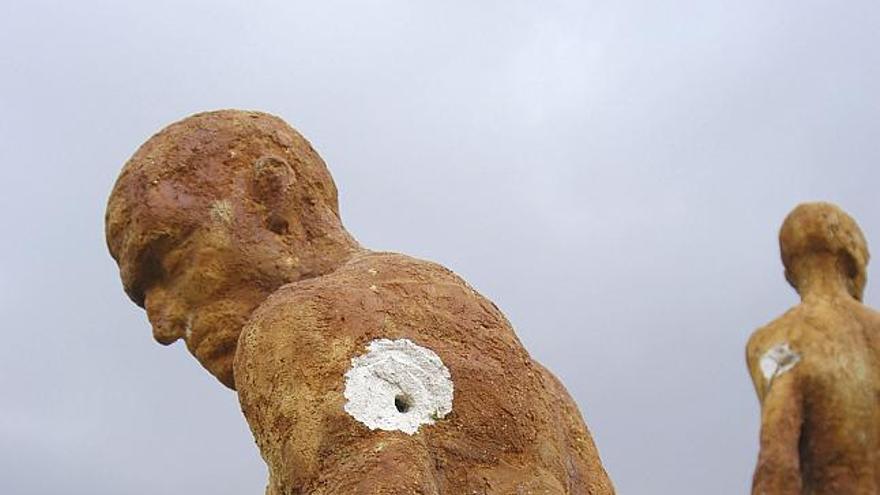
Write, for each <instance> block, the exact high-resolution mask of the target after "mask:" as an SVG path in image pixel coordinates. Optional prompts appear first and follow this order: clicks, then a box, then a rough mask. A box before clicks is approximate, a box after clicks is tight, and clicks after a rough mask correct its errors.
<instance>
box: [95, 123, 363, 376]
mask: <svg viewBox="0 0 880 495" xmlns="http://www.w3.org/2000/svg"><path fill="white" fill-rule="evenodd" d="M105 221H106V225H105V226H106V236H107V245H108V247H109V249H110V254H111V255H112V256H113V258H114V259H115V260H116V261H117V263H118V264H119V271H120V276H121V278H122V282H123V286H124V288H125V291H126V293H128V295H129V297H130V298H131V299H132V300H133V301H134V302H135V303H136V304H138V305H140V306H142V307H144V308H145V309H146V310H147V314H148V316H149V318H150V323H151V324H152V326H153V335H154V337H155V338H156V340H157V341H159V342H160V343H163V344H170V343H172V342H174V341H175V340H177V339H180V338H183V339H185V341H186V343H187V347H188V348H189V349H190V351H191V352H192V353H193V354H194V355H195V356H196V357H197V358H198V359H199V361H200V362H201V363H202V364H203V365H204V366H205V367H206V368H208V369H209V371H211V372H212V373H213V374H215V375H216V376H217V377H218V378H219V379H220V380H221V381H222V382H223V383H225V384H226V385H228V386H230V387H233V386H234V380H233V373H232V361H231V356H232V354H233V353H234V350H235V346H236V345H237V338H238V334H239V332H240V330H241V326H242V325H243V324H244V322H245V321H246V319H247V318H248V317H249V315H250V313H251V312H252V311H253V309H254V308H255V307H256V306H257V305H259V304H260V303H261V302H262V301H263V300H265V298H266V297H268V295H269V294H271V293H272V292H273V291H274V290H275V289H276V288H278V287H279V286H281V285H283V284H285V283H288V282H293V281H296V280H301V279H303V278H308V277H312V276H317V275H320V274H322V273H326V272H327V271H330V270H332V269H333V268H334V267H336V266H338V264H339V263H340V260H341V259H343V258H345V257H346V255H348V254H350V253H351V252H352V251H353V250H354V249H356V248H357V245H356V243H355V242H354V240H353V239H352V238H351V236H350V235H349V234H348V233H347V232H346V231H345V229H344V228H343V227H342V223H341V221H340V219H339V208H338V203H337V193H336V186H335V185H334V183H333V179H332V177H331V176H330V173H329V171H328V170H327V167H326V165H325V164H324V162H323V160H321V157H320V156H318V154H317V153H316V152H315V150H314V149H313V148H312V146H311V145H310V144H309V142H308V141H306V139H305V138H303V136H301V135H300V134H299V133H298V132H296V131H295V130H294V129H293V128H291V127H290V126H289V125H287V124H286V123H285V122H284V121H283V120H281V119H279V118H278V117H274V116H272V115H269V114H265V113H260V112H247V111H239V110H220V111H215V112H206V113H200V114H196V115H193V116H191V117H188V118H186V119H183V120H181V121H179V122H176V123H174V124H171V125H169V126H168V127H166V128H164V129H162V130H161V131H159V132H158V133H157V134H155V135H154V136H152V137H151V138H150V139H149V140H147V142H145V143H144V144H143V145H142V146H141V147H140V148H139V149H138V150H137V152H135V154H134V155H133V156H132V157H131V159H130V160H129V161H128V162H127V163H126V164H125V166H124V168H123V170H122V172H121V174H120V176H119V179H118V180H117V182H116V185H115V187H114V188H113V192H112V193H111V195H110V199H109V202H108V205H107V212H106V217H105Z"/></svg>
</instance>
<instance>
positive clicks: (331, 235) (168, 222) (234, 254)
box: [106, 110, 614, 495]
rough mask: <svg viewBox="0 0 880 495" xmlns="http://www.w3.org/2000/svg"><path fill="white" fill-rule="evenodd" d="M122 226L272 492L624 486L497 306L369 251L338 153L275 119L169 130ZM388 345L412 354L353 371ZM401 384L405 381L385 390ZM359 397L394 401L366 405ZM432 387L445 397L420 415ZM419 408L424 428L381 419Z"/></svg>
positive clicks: (445, 278) (132, 264)
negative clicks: (324, 151) (332, 156)
mask: <svg viewBox="0 0 880 495" xmlns="http://www.w3.org/2000/svg"><path fill="white" fill-rule="evenodd" d="M106 225H107V241H108V246H109V248H110V251H111V254H112V255H113V257H114V258H115V259H116V260H117V262H118V263H119V267H120V274H121V277H122V280H123V284H124V287H125V289H126V292H127V293H128V294H129V296H130V297H131V299H132V300H133V301H134V302H135V303H137V304H139V305H141V306H143V307H144V308H145V309H146V310H147V313H148V316H149V319H150V322H151V324H152V326H153V333H154V336H155V338H156V340H157V341H159V342H160V343H162V344H170V343H172V342H174V341H176V340H178V339H183V340H184V341H185V343H186V345H187V348H188V349H189V350H190V351H191V352H192V354H193V355H194V356H195V357H196V358H197V359H198V360H199V362H200V363H202V365H203V366H204V367H205V368H206V369H207V370H208V371H210V372H211V373H212V374H214V375H215V376H216V377H217V378H218V379H219V380H220V381H221V382H222V383H224V384H225V385H227V386H228V387H230V388H233V389H235V390H237V391H238V393H239V398H240V402H241V406H242V411H243V412H244V415H245V417H246V419H247V421H248V423H249V425H250V427H251V430H252V431H253V433H254V438H255V440H256V442H257V445H258V446H259V448H260V451H261V454H262V456H263V458H264V459H265V460H266V462H267V464H268V466H269V473H270V480H269V484H268V488H267V493H268V494H270V495H295V494H296V495H299V494H303V495H305V494H324V495H344V494H363V495H372V494H400V495H403V494H424V495H430V494H437V495H440V494H449V495H459V494H498V495H506V494H572V495H574V494H584V495H586V494H589V495H610V494H613V493H614V490H613V487H612V485H611V482H610V481H609V479H608V477H607V475H606V473H605V471H604V469H603V468H602V464H601V461H600V459H599V455H598V452H597V451H596V447H595V445H594V444H593V441H592V438H591V436H590V433H589V431H588V430H587V428H586V425H585V424H584V422H583V420H582V418H581V415H580V412H579V411H578V409H577V407H576V405H575V403H574V401H573V400H572V399H571V397H569V395H568V393H567V392H566V391H565V389H564V387H563V386H562V385H561V383H559V381H558V380H556V378H555V377H553V376H552V375H551V374H550V373H549V372H548V371H547V370H546V369H544V368H543V367H541V365H539V364H538V363H536V362H535V361H534V360H532V358H531V357H530V356H529V354H528V353H527V352H526V350H525V349H524V348H523V346H522V344H521V343H520V342H519V340H518V339H517V338H516V335H515V334H514V332H513V329H512V328H511V326H510V324H509V323H508V322H507V320H506V319H505V318H504V316H503V315H502V314H501V312H500V311H499V310H498V308H497V307H495V305H494V304H492V303H491V302H490V301H488V300H487V299H486V298H484V297H483V296H481V295H480V294H478V293H476V292H475V291H474V290H473V289H471V288H470V287H469V286H468V285H467V284H466V283H465V282H464V281H463V280H462V279H461V278H459V277H458V276H456V275H455V274H453V273H452V272H450V271H449V270H447V269H445V268H443V267H441V266H439V265H436V264H434V263H430V262H426V261H421V260H416V259H413V258H410V257H407V256H404V255H400V254H391V253H374V252H371V251H369V250H367V249H364V248H363V247H361V246H360V245H359V244H358V243H357V242H356V241H355V240H354V238H353V237H352V236H351V235H350V234H349V233H348V232H347V231H346V230H345V229H344V227H343V226H342V223H341V220H340V217H339V209H338V204H337V197H336V187H335V185H334V184H333V181H332V178H331V177H330V174H329V172H328V171H327V169H326V166H325V165H324V163H323V161H322V160H321V158H320V157H319V156H318V155H317V153H316V152H315V151H314V149H312V147H311V145H309V143H308V142H307V141H306V140H305V139H304V138H303V137H302V136H301V135H299V134H298V133H297V132H296V131H295V130H293V129H292V128H290V127H289V126H288V125H287V124H286V123H284V122H283V121H281V120H280V119H278V118H277V117H273V116H270V115H267V114H263V113H259V112H242V111H236V110H224V111H218V112H209V113H203V114H197V115H194V116H191V117H189V118H187V119H184V120H182V121H180V122H177V123H174V124H172V125H170V126H168V127H166V128H165V129H163V130H162V131H160V132H159V133H157V134H156V135H155V136H153V137H152V138H151V139H150V140H149V141H147V142H146V143H145V144H144V145H143V146H142V147H141V148H140V149H139V150H138V151H137V152H136V153H135V155H134V156H133V157H132V158H131V160H129V162H128V163H127V164H126V166H125V168H124V169H123V172H122V174H121V175H120V178H119V180H118V181H117V184H116V186H115V187H114V190H113V193H112V194H111V197H110V201H109V203H108V208H107V218H106ZM377 342H380V343H382V342H384V343H391V344H394V345H402V346H403V347H402V348H403V349H404V350H406V352H410V351H412V352H414V353H415V354H413V355H412V356H410V355H408V354H406V353H405V352H404V354H400V355H398V354H393V356H392V354H384V355H382V356H384V357H383V359H386V361H382V362H381V363H380V364H381V366H378V365H376V366H378V367H376V368H375V370H379V371H376V375H375V376H372V375H369V374H367V375H365V376H367V377H368V378H369V379H370V380H372V379H375V380H379V382H376V383H373V382H369V380H368V381H367V382H364V383H367V384H370V383H372V385H369V386H367V387H364V386H363V384H360V385H358V387H360V388H358V387H356V386H355V385H350V384H349V382H348V379H349V375H350V374H351V373H353V372H352V370H353V369H354V368H353V367H354V365H355V364H354V363H355V360H356V359H360V360H362V361H361V362H370V363H373V364H375V363H374V362H372V361H363V360H364V359H366V358H364V355H365V352H366V348H367V347H368V346H372V345H379V344H377ZM382 345H385V344H382ZM413 349H415V350H414V351H413ZM371 352H372V351H371ZM400 352H403V351H400ZM388 356H392V357H393V359H391V358H388ZM400 356H403V357H400ZM413 356H414V358H413ZM410 358H413V359H415V360H414V361H412V362H410V361H407V359H410ZM419 360H422V361H419ZM416 365H418V366H416ZM371 366H372V364H371ZM382 366H389V367H390V368H388V369H386V368H383V367H382ZM400 366H402V368H400ZM407 366H409V368H407ZM368 369H369V370H374V368H368ZM441 369H442V371H443V372H441V371H440V370H441ZM389 370H390V371H389ZM401 370H403V371H401ZM360 371H363V370H362V369H361V370H360ZM395 373H397V374H395ZM444 373H445V374H444ZM438 377H441V378H442V379H440V378H438ZM362 378H363V377H362ZM419 380H423V381H421V382H420V381H419ZM398 381H399V383H398ZM353 383H354V382H353ZM358 383H359V382H358ZM413 383H415V385H413ZM438 384H439V385H438ZM374 385H375V386H376V387H378V388H376V389H374V388H371V387H373V386H374ZM398 385H399V386H400V387H401V388H400V390H401V391H407V394H409V395H406V394H404V395H400V396H399V397H398V396H387V395H381V394H379V395H376V397H377V399H376V400H375V404H374V403H372V402H371V401H372V400H373V399H372V397H373V395H371V394H373V393H374V392H375V393H376V394H378V392H376V390H380V389H381V390H385V389H388V387H392V388H393V387H396V386H398ZM444 386H448V387H450V389H452V387H453V386H454V394H452V395H451V397H450V396H447V395H444V394H443V393H436V394H435V392H436V390H441V391H442V390H446V389H444V388H443V387H444ZM407 387H409V388H407ZM413 387H415V388H413ZM437 387H439V388H437ZM352 390H354V392H352ZM349 393H352V394H354V395H352V397H355V398H356V399H357V401H360V402H358V404H360V405H361V406H363V405H364V404H366V406H365V407H366V408H367V411H368V412H370V411H372V409H371V408H372V406H373V405H377V406H387V407H385V411H388V410H390V411H392V414H391V416H390V417H386V416H387V415H386V416H382V415H381V414H378V413H376V414H377V416H376V418H372V419H370V418H371V417H369V415H368V417H367V419H364V417H363V416H358V414H362V413H363V411H362V410H360V412H357V414H355V412H352V411H354V409H351V408H350V407H349V406H351V404H352V403H354V402H357V401H355V400H354V399H352V400H350V401H347V398H349V395H347V394H349ZM358 394H359V395H358ZM432 394H434V395H432ZM410 395H411V396H410ZM424 397H432V398H436V399H437V400H438V401H439V402H438V403H442V404H446V402H443V401H442V400H441V399H443V398H444V397H445V398H446V399H448V408H447V407H446V406H442V407H441V406H437V408H436V409H432V410H431V412H430V414H428V415H427V416H425V417H421V416H416V413H417V412H418V413H419V414H422V413H424V412H425V411H424V410H421V409H419V407H423V406H425V404H428V403H430V402H424V401H423V400H422V399H423V398H424ZM398 398H400V400H401V401H402V402H401V403H398ZM416 399H418V400H416ZM446 399H443V400H446ZM406 401H410V402H412V404H410V403H407V402H406ZM410 406H412V407H413V410H409V409H408V408H409V407H410ZM352 407H354V406H352ZM359 407H360V406H359ZM432 407H433V406H432ZM394 408H397V409H394ZM370 414H373V412H370ZM383 414H384V413H383ZM396 414H400V415H401V416H399V417H398V416H394V415H396ZM406 414H411V415H413V416H406ZM426 414H427V413H426ZM413 417H419V418H421V420H423V422H422V423H419V425H420V426H418V428H417V429H416V428H413V429H412V431H409V430H407V429H405V428H403V427H401V428H391V429H388V428H384V427H382V428H379V427H375V426H374V425H373V423H372V421H373V420H374V419H375V420H377V421H378V420H382V421H391V422H392V423H394V421H397V420H400V419H401V418H404V419H406V418H413ZM377 418H378V419H377ZM389 418H390V419H389ZM383 424H384V423H383Z"/></svg>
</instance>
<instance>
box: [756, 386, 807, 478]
mask: <svg viewBox="0 0 880 495" xmlns="http://www.w3.org/2000/svg"><path fill="white" fill-rule="evenodd" d="M802 426H803V401H802V395H801V390H800V386H799V384H798V381H797V373H787V374H785V375H783V376H779V377H776V379H775V380H773V382H772V383H771V384H770V385H769V386H768V387H767V390H766V393H765V395H764V398H763V401H762V405H761V447H760V448H761V450H760V453H759V455H758V466H757V468H756V469H755V476H754V479H753V480H752V495H800V494H801V486H802V480H801V472H800V468H801V466H800V452H799V442H800V437H801V430H802Z"/></svg>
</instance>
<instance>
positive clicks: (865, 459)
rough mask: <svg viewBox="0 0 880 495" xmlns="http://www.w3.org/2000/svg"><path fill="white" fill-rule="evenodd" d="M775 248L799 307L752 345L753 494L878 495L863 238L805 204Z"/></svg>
mask: <svg viewBox="0 0 880 495" xmlns="http://www.w3.org/2000/svg"><path fill="white" fill-rule="evenodd" d="M779 243H780V247H781V249H782V261H783V263H784V264H785V277H786V279H788V281H789V283H790V284H791V285H792V286H793V287H794V288H795V289H796V290H797V291H798V294H800V296H801V303H800V304H798V305H797V306H795V307H794V308H792V309H790V310H789V311H788V312H787V313H785V314H784V315H783V316H781V317H780V318H778V319H777V320H775V321H773V322H772V323H770V324H769V325H767V326H765V327H763V328H761V329H759V330H758V331H756V332H755V333H754V334H753V335H752V337H751V339H749V343H748V348H747V360H748V366H749V372H750V373H751V376H752V381H753V382H754V384H755V390H756V391H757V394H758V397H759V399H760V401H761V451H760V455H759V457H758V466H757V468H756V470H755V476H754V481H753V486H752V493H753V494H755V495H763V494H766V495H782V494H792V495H794V494H811V495H832V494H833V495H849V494H865V495H867V494H877V493H880V362H878V358H880V356H878V351H880V314H878V313H876V312H875V311H873V310H871V309H869V308H867V307H866V306H864V305H863V304H862V303H861V300H862V292H863V290H864V288H865V281H866V271H865V270H866V266H867V264H868V248H867V246H866V243H865V238H864V237H863V235H862V232H861V230H859V227H858V225H856V222H855V221H854V220H853V219H852V218H850V216H849V215H847V214H846V213H844V212H843V211H842V210H841V209H840V208H838V207H837V206H834V205H831V204H828V203H809V204H802V205H800V206H798V207H797V208H795V209H794V211H792V212H791V213H790V214H789V215H788V217H787V218H786V219H785V222H784V223H783V225H782V229H781V230H780V232H779Z"/></svg>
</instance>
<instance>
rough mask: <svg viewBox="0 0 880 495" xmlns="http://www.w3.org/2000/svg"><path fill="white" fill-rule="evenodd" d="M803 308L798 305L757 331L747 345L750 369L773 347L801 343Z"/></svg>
mask: <svg viewBox="0 0 880 495" xmlns="http://www.w3.org/2000/svg"><path fill="white" fill-rule="evenodd" d="M804 317H805V315H804V311H803V308H802V307H801V306H800V305H798V306H795V307H793V308H791V309H789V310H788V311H786V312H785V314H783V315H782V316H780V317H779V318H776V319H775V320H773V321H771V322H770V323H768V324H766V325H764V326H762V327H760V328H758V329H757V330H755V331H754V332H753V333H752V335H751V336H750V337H749V340H748V343H747V344H746V358H747V360H748V362H749V367H752V365H753V364H757V361H758V358H759V357H760V356H761V355H763V354H764V353H766V352H767V351H768V350H769V349H771V348H772V347H774V346H776V345H779V344H780V343H783V342H788V343H799V342H800V340H801V335H802V331H803V324H802V323H803V320H804Z"/></svg>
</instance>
